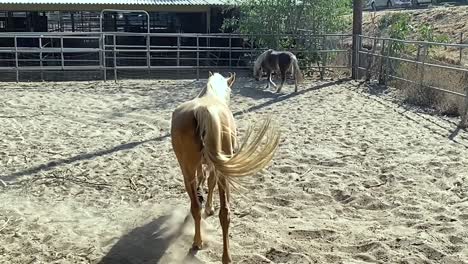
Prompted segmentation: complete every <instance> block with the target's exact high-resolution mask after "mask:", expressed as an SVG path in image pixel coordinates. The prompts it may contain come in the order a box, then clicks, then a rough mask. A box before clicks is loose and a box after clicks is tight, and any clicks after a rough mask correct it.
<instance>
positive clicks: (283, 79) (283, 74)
mask: <svg viewBox="0 0 468 264" xmlns="http://www.w3.org/2000/svg"><path fill="white" fill-rule="evenodd" d="M285 81H286V71H285V70H283V69H281V84H280V86H279V87H278V89H277V90H276V92H277V93H279V92H281V88H283V85H284V82H285Z"/></svg>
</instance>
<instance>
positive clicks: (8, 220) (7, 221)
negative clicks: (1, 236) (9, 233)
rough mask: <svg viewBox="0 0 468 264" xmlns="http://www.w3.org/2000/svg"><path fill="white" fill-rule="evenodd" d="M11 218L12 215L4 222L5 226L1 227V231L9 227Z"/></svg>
mask: <svg viewBox="0 0 468 264" xmlns="http://www.w3.org/2000/svg"><path fill="white" fill-rule="evenodd" d="M10 219H11V217H8V219H7V220H6V222H5V223H4V224H3V226H2V227H1V228H0V232H2V231H3V229H5V228H6V227H7V225H8V223H9V222H10Z"/></svg>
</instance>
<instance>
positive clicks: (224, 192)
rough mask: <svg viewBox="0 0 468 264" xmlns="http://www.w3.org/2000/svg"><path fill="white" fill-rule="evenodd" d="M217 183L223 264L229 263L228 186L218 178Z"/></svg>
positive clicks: (229, 219)
mask: <svg viewBox="0 0 468 264" xmlns="http://www.w3.org/2000/svg"><path fill="white" fill-rule="evenodd" d="M219 181H220V182H218V189H219V201H220V207H219V221H220V222H221V228H222V230H223V258H222V262H223V264H229V263H231V261H232V260H231V254H230V253H229V224H230V222H231V216H230V209H229V200H230V194H229V184H228V183H227V181H226V179H224V178H220V179H219Z"/></svg>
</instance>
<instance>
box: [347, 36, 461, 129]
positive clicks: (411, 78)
mask: <svg viewBox="0 0 468 264" xmlns="http://www.w3.org/2000/svg"><path fill="white" fill-rule="evenodd" d="M356 39H357V41H358V43H357V44H358V45H357V47H358V49H357V50H355V51H353V52H355V53H356V55H357V60H358V63H357V64H356V66H355V68H354V69H353V70H354V71H355V73H356V74H357V76H365V79H366V80H368V81H370V80H378V82H379V83H380V84H383V85H386V86H389V85H392V84H391V82H392V81H399V82H402V83H404V84H406V85H398V86H399V89H403V88H402V87H403V86H405V89H406V90H407V91H409V92H411V91H412V92H413V93H415V92H417V93H419V94H413V95H410V96H409V97H411V96H412V97H415V96H419V97H421V98H422V99H421V98H413V99H415V100H427V101H431V102H430V103H432V104H435V105H436V106H438V104H439V106H440V105H443V107H447V105H450V107H452V108H457V109H458V110H457V111H458V112H459V114H460V116H461V123H460V126H461V127H468V67H467V66H468V64H467V62H466V61H465V59H468V58H465V57H464V51H468V44H463V39H461V40H460V44H449V43H437V42H423V41H407V40H399V39H390V38H378V37H369V36H363V35H359V36H358V38H356ZM437 52H439V53H440V54H439V55H437ZM436 55H437V56H436ZM453 57H454V58H456V59H457V60H455V59H452V58H453ZM444 59H445V60H448V59H450V60H451V61H450V62H444V61H443V60H444ZM411 89H412V90H411ZM429 91H433V92H434V93H439V94H434V93H431V92H429ZM440 94H443V95H444V96H440ZM450 96H455V97H458V98H459V100H461V104H460V103H457V102H459V101H458V99H453V98H451V97H450ZM424 97H426V98H424ZM410 99H411V98H410ZM452 110H453V109H452Z"/></svg>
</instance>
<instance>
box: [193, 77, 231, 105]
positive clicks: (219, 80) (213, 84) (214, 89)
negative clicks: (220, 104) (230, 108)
mask: <svg viewBox="0 0 468 264" xmlns="http://www.w3.org/2000/svg"><path fill="white" fill-rule="evenodd" d="M221 87H222V88H221ZM210 92H211V94H213V95H215V96H217V97H219V98H220V99H223V100H225V102H226V103H227V104H229V101H230V92H231V88H229V86H227V83H226V82H225V80H224V77H223V76H222V75H221V74H219V73H214V74H213V75H212V76H210V77H209V78H208V82H207V83H206V86H205V87H203V89H202V90H201V91H200V93H199V94H198V95H197V97H202V96H204V95H206V94H208V93H210Z"/></svg>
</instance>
